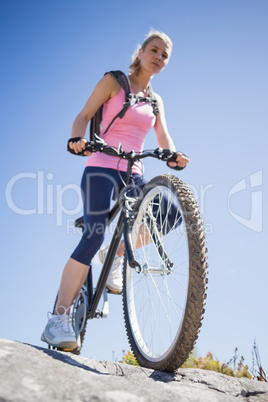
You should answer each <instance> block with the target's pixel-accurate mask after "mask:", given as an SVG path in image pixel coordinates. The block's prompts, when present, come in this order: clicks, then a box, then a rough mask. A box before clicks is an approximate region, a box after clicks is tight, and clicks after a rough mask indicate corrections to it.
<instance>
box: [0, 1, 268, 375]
mask: <svg viewBox="0 0 268 402" xmlns="http://www.w3.org/2000/svg"><path fill="white" fill-rule="evenodd" d="M267 17H268V3H267V1H266V0H224V1H223V0H222V1H221V0H213V1H212V0H211V1H210V0H203V1H197V0H189V1H187V2H185V1H181V0H178V1H176V2H174V1H170V0H167V1H165V2H162V1H160V0H154V1H151V0H148V1H146V2H144V1H140V0H138V1H136V2H135V3H130V2H125V1H118V0H114V1H113V2H109V1H99V2H95V1H90V0H77V1H70V0H64V1H63V0H58V1H50V0H46V1H40V0H0V41H1V63H0V80H1V92H0V105H1V108H0V113H1V131H2V147H1V151H0V152H1V164H2V173H1V201H0V202H1V215H2V217H1V221H2V237H1V246H2V264H1V282H0V301H1V306H2V314H1V316H2V317H1V320H2V325H1V330H0V337H2V338H7V339H14V340H19V341H22V342H27V343H31V344H35V345H44V344H43V343H42V342H41V341H40V334H41V332H42V330H43V327H44V325H45V324H46V313H47V311H49V310H51V309H52V306H53V303H54V298H55V294H56V292H57V289H58V285H59V280H60V276H61V272H62V269H63V267H64V264H65V262H66V260H67V258H68V257H69V255H70V254H71V252H72V250H73V249H74V247H75V246H76V244H77V243H78V241H79V238H80V234H79V233H76V232H75V231H74V230H73V219H75V218H77V217H79V216H80V215H81V202H80V198H79V184H80V178H81V174H82V172H83V168H84V164H85V159H83V158H76V157H74V156H72V155H70V154H67V152H66V141H67V139H68V138H69V137H70V133H71V127H72V123H73V120H74V118H75V117H76V115H77V114H78V113H79V111H80V110H81V108H82V107H83V105H84V103H85V102H86V100H87V98H88V96H89V95H90V93H91V91H92V90H93V88H94V86H95V85H96V83H97V81H98V80H99V79H100V78H101V77H102V75H103V74H104V72H105V71H109V70H112V69H123V70H124V71H127V67H128V65H129V64H130V58H131V54H132V52H133V50H134V49H135V47H136V45H137V44H138V43H141V42H142V41H143V38H144V36H145V34H146V33H147V32H148V30H149V29H150V27H154V28H156V29H160V30H163V31H164V32H166V33H167V34H168V35H169V36H170V37H171V38H172V40H173V44H174V46H173V54H172V58H171V60H170V63H169V65H168V66H167V68H166V70H165V71H164V72H163V73H161V74H160V75H159V76H156V77H154V79H153V82H152V84H153V88H154V90H155V91H156V92H158V93H159V94H160V95H161V96H162V98H163V100H164V104H165V110H166V117H167V122H168V127H169V131H170V133H171V135H172V137H173V139H174V142H175V144H176V146H177V149H179V150H183V151H184V152H185V153H187V154H188V155H189V156H190V158H191V162H190V164H189V166H188V167H187V169H186V170H185V171H183V172H181V173H178V174H177V173H175V174H177V175H178V176H179V177H180V178H181V179H182V180H183V181H185V182H186V183H187V184H188V185H189V186H190V187H191V189H192V191H193V192H194V194H195V195H196V197H197V198H198V201H199V205H200V209H201V212H202V215H203V219H204V225H205V229H206V233H207V243H208V249H209V287H208V299H207V307H206V314H205V318H204V321H203V327H202V330H201V333H200V336H199V339H198V342H197V350H198V353H199V354H201V355H203V356H204V355H205V354H206V353H207V352H208V351H210V352H212V353H213V354H214V356H215V357H217V358H218V359H220V360H221V361H222V362H223V361H228V360H229V359H231V357H232V356H233V353H234V349H235V347H238V349H239V352H240V354H241V355H243V356H244V357H245V359H246V363H247V364H248V365H249V366H251V364H252V358H251V350H252V346H253V342H254V339H255V338H256V342H257V344H258V347H259V351H260V355H261V360H262V364H263V367H264V369H266V372H267V374H268V349H267V333H268V322H267V320H268V319H267V282H268V273H267V258H266V250H267V244H268V242H267V240H268V234H267V208H266V205H267V184H266V174H267V131H268V124H267V123H268V121H267V120H268V117H267V115H268V114H267V107H268V102H267V94H268V88H267V87H268V85H267V71H268V51H267V40H268V26H267ZM156 146H157V143H156V139H155V135H154V132H153V131H152V132H150V133H149V134H148V136H147V140H146V144H145V148H152V147H156ZM145 169H146V176H147V177H148V178H150V177H153V176H154V175H156V174H161V173H166V172H168V169H167V167H166V166H165V165H163V164H161V163H160V162H158V161H150V162H149V163H146V164H145ZM173 173H174V171H173ZM96 272H98V264H97V267H96ZM109 301H110V310H111V311H110V315H109V317H108V318H107V319H106V320H93V321H92V322H89V323H88V330H87V337H86V341H85V345H84V348H83V351H82V354H83V355H84V356H86V357H92V358H96V359H107V360H111V359H121V357H122V350H123V349H124V350H129V346H128V343H127V340H126V336H125V333H124V324H123V319H122V307H121V299H120V297H117V296H111V297H110V298H109Z"/></svg>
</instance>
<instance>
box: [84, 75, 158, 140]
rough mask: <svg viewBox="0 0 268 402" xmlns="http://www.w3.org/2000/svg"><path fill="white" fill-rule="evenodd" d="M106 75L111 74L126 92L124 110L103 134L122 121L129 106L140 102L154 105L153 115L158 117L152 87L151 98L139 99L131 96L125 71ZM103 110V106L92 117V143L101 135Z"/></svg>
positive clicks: (150, 88)
mask: <svg viewBox="0 0 268 402" xmlns="http://www.w3.org/2000/svg"><path fill="white" fill-rule="evenodd" d="M106 74H111V75H112V76H113V77H114V79H115V80H116V81H117V82H118V84H119V85H120V86H121V88H123V90H124V92H125V102H124V103H123V108H122V109H121V110H120V112H119V113H118V114H117V115H116V116H114V118H113V119H112V121H111V122H110V124H109V125H108V126H107V128H106V130H105V131H104V133H103V134H106V133H107V131H108V130H109V128H110V127H111V125H112V124H113V122H114V121H115V120H116V119H117V118H120V119H122V118H123V117H124V115H125V113H126V111H127V109H128V107H129V106H131V105H133V104H135V103H138V102H150V103H151V104H152V108H153V113H154V115H155V116H157V115H158V113H159V110H158V107H157V99H156V97H155V94H154V92H153V89H152V87H151V85H150V87H149V97H138V96H137V95H134V94H131V90H130V86H129V81H128V78H127V77H126V75H125V74H124V73H123V71H120V70H115V71H108V72H107V73H105V74H104V75H106ZM102 109H103V105H101V107H100V108H99V109H98V110H97V112H96V113H95V115H94V116H93V117H92V119H91V121H90V141H94V139H95V137H94V134H97V135H98V136H99V135H100V131H101V129H100V125H101V121H102Z"/></svg>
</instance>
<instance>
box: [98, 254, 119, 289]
mask: <svg viewBox="0 0 268 402" xmlns="http://www.w3.org/2000/svg"><path fill="white" fill-rule="evenodd" d="M108 249H109V246H106V247H104V248H102V249H100V251H99V259H100V262H101V263H102V264H103V263H104V261H105V258H106V255H107V252H108ZM122 263H123V257H119V256H116V257H115V259H114V262H113V264H112V267H111V270H110V274H109V276H108V279H107V282H106V287H107V288H108V289H109V290H111V291H112V292H115V293H122V290H123V278H122V268H121V267H122Z"/></svg>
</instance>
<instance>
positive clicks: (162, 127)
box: [154, 94, 189, 168]
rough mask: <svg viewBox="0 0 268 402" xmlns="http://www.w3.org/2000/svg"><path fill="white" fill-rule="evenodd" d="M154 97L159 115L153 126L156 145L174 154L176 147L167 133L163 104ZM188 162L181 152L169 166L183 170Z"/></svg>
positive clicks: (158, 98) (157, 96)
mask: <svg viewBox="0 0 268 402" xmlns="http://www.w3.org/2000/svg"><path fill="white" fill-rule="evenodd" d="M155 96H156V99H157V105H158V109H159V114H158V115H157V117H156V122H155V125H154V129H155V133H156V137H157V142H158V145H159V146H160V147H161V148H164V149H170V150H171V151H172V152H176V147H175V145H174V142H173V140H172V138H171V136H170V134H169V132H168V128H167V123H166V117H165V110H164V104H163V101H162V98H161V96H159V95H157V94H155ZM188 162H189V158H188V157H187V156H185V155H183V154H182V153H181V152H178V156H177V159H176V162H169V166H170V167H175V166H176V165H178V166H179V167H182V168H183V167H185V166H186V165H187V163H188Z"/></svg>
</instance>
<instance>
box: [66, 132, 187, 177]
mask: <svg viewBox="0 0 268 402" xmlns="http://www.w3.org/2000/svg"><path fill="white" fill-rule="evenodd" d="M94 136H95V141H88V142H87V143H86V148H85V149H84V150H83V151H81V152H79V153H75V152H74V151H73V150H72V149H71V148H70V147H69V142H70V140H69V141H68V148H67V149H68V151H69V152H71V153H73V154H75V155H80V156H85V155H84V152H85V151H89V152H103V153H104V154H106V155H110V156H115V157H117V158H121V159H125V160H128V161H133V162H135V161H137V160H140V159H144V158H148V157H152V158H157V159H160V160H162V161H164V162H167V165H168V163H169V162H175V161H176V157H177V152H172V151H170V150H169V149H162V148H156V149H154V150H153V151H151V150H145V151H142V152H140V153H136V152H135V151H130V152H125V151H124V150H123V148H122V144H121V143H120V144H119V147H118V148H117V149H116V148H114V147H111V146H109V145H108V144H107V143H106V142H105V141H104V140H103V139H102V138H100V137H98V136H97V135H96V134H95V135H94ZM183 155H185V154H183ZM185 156H186V155H185ZM168 166H169V165H168ZM169 167H170V168H171V169H175V170H182V169H184V167H180V166H174V167H173V166H169Z"/></svg>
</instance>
